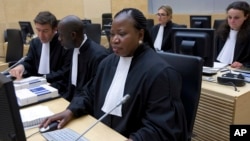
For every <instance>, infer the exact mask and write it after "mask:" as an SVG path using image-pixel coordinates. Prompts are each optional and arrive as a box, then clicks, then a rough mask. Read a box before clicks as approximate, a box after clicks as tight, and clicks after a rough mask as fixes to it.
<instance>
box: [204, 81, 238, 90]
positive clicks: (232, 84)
mask: <svg viewBox="0 0 250 141" xmlns="http://www.w3.org/2000/svg"><path fill="white" fill-rule="evenodd" d="M202 80H204V81H207V82H211V83H216V84H223V85H227V86H233V87H234V91H236V92H240V90H238V89H237V87H236V85H235V84H234V83H233V82H227V83H218V82H216V81H215V80H214V78H212V77H206V78H203V79H202Z"/></svg>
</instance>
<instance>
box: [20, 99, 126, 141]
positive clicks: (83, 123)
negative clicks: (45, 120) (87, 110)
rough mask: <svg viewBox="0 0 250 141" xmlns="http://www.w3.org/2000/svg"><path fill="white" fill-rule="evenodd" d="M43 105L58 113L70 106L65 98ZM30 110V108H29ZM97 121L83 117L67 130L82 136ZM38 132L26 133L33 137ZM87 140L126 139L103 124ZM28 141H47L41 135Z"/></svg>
mask: <svg viewBox="0 0 250 141" xmlns="http://www.w3.org/2000/svg"><path fill="white" fill-rule="evenodd" d="M41 105H44V106H48V107H49V109H50V110H51V111H52V112H54V113H58V112H61V111H63V110H64V109H66V107H67V106H68V102H67V101H66V100H64V99H63V98H59V99H55V100H52V101H48V102H45V103H41ZM27 108H28V107H27ZM95 121H96V119H95V118H93V117H92V116H89V115H87V116H83V117H81V118H78V119H74V120H72V121H71V122H70V123H68V124H67V125H66V128H71V129H73V130H75V131H76V132H78V133H79V134H82V133H83V132H84V131H85V130H86V129H87V128H89V127H90V126H91V125H92V124H93V123H94V122H95ZM37 131H38V128H32V129H28V130H26V131H25V134H26V136H29V135H31V134H32V133H35V132H37ZM84 137H86V138H87V139H89V140H91V141H100V139H101V140H102V141H105V140H107V141H125V140H126V138H125V137H123V136H122V135H121V134H119V133H117V132H116V131H114V130H113V129H111V128H109V127H108V126H106V125H105V124H103V123H101V122H100V123H98V124H97V125H96V126H95V127H93V128H92V129H91V130H90V131H89V132H87V133H86V134H85V136H84ZM27 141H45V139H44V138H43V137H42V135H41V134H40V133H38V134H35V135H33V136H31V137H30V138H28V139H27Z"/></svg>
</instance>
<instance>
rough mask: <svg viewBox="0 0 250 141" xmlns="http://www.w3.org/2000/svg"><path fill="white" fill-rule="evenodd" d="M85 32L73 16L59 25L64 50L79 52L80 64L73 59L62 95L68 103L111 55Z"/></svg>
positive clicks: (61, 21) (78, 20)
mask: <svg viewBox="0 0 250 141" xmlns="http://www.w3.org/2000/svg"><path fill="white" fill-rule="evenodd" d="M83 31H84V26H83V23H82V21H81V19H79V18H78V17H76V16H73V15H70V16H66V17H65V18H63V19H62V20H60V22H59V24H58V33H59V40H60V41H61V43H62V45H63V46H64V48H66V49H77V50H79V51H78V53H77V57H78V62H74V59H72V63H71V67H70V68H72V69H71V70H70V77H69V81H68V82H64V83H66V84H68V85H67V86H68V87H67V89H66V90H65V91H64V92H61V93H60V94H61V95H62V96H63V97H64V98H65V99H67V100H68V101H71V99H72V97H73V96H74V94H75V93H79V92H81V89H82V88H83V87H84V85H85V84H86V83H87V82H88V81H89V80H90V79H91V78H92V77H94V75H95V74H96V70H97V66H98V64H99V63H100V62H101V61H102V59H103V58H104V57H106V56H107V55H108V54H109V53H108V50H107V49H106V48H104V47H103V46H101V45H99V44H97V43H96V42H94V41H92V40H91V39H89V38H88V37H87V35H86V34H84V33H83ZM73 58H74V55H73ZM74 63H76V66H74ZM74 67H76V68H77V71H76V72H74V69H73V68H74ZM75 75H76V76H75ZM74 76H75V77H76V81H75V84H74V82H72V77H74Z"/></svg>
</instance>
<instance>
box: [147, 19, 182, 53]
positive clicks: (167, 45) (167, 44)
mask: <svg viewBox="0 0 250 141" xmlns="http://www.w3.org/2000/svg"><path fill="white" fill-rule="evenodd" d="M160 26H161V25H160V24H157V25H155V26H153V27H152V29H151V33H150V34H151V38H152V41H153V43H154V42H155V39H156V37H157V34H158V31H159V28H160ZM179 26H180V25H178V24H175V23H173V22H172V21H169V22H167V24H166V26H164V32H163V38H162V44H161V50H163V51H168V52H173V48H172V41H171V31H172V28H173V27H179Z"/></svg>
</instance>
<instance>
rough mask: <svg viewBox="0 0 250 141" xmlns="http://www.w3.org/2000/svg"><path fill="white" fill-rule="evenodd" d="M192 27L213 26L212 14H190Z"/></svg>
mask: <svg viewBox="0 0 250 141" xmlns="http://www.w3.org/2000/svg"><path fill="white" fill-rule="evenodd" d="M190 28H211V15H190Z"/></svg>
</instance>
